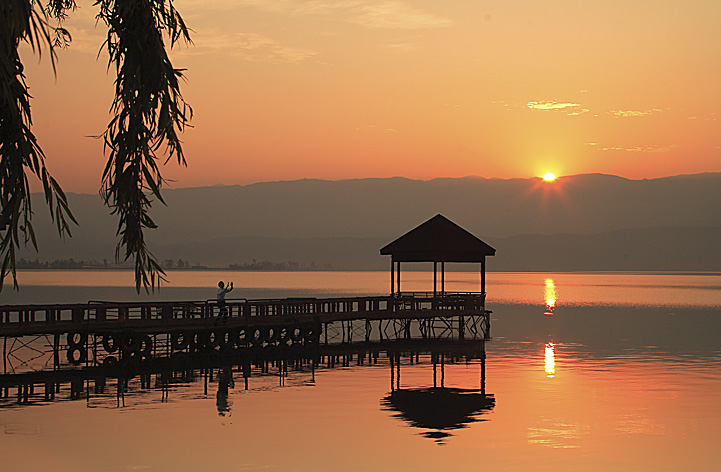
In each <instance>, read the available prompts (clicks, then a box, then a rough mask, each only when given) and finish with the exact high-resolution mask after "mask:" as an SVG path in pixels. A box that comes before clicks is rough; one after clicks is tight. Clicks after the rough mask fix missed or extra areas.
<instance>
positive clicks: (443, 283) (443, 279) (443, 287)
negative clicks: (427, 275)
mask: <svg viewBox="0 0 721 472" xmlns="http://www.w3.org/2000/svg"><path fill="white" fill-rule="evenodd" d="M441 294H442V295H445V294H446V263H445V261H441Z"/></svg>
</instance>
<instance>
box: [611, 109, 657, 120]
mask: <svg viewBox="0 0 721 472" xmlns="http://www.w3.org/2000/svg"><path fill="white" fill-rule="evenodd" d="M662 112H663V110H660V109H658V108H653V109H651V110H612V111H610V112H609V113H610V114H611V115H613V116H620V117H623V118H627V117H636V116H648V115H653V114H654V113H662Z"/></svg>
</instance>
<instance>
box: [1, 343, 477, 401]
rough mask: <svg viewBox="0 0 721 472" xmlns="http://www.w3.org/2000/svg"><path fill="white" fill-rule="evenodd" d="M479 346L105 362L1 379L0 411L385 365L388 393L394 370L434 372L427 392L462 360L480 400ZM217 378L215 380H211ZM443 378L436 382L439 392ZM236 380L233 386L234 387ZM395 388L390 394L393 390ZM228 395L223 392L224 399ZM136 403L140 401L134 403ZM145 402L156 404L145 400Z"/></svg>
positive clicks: (344, 347)
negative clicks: (417, 367)
mask: <svg viewBox="0 0 721 472" xmlns="http://www.w3.org/2000/svg"><path fill="white" fill-rule="evenodd" d="M484 345H485V342H484V341H483V340H458V339H455V340H453V339H405V340H394V341H391V340H385V341H376V342H364V341H361V342H358V343H344V344H330V345H321V344H320V343H318V344H314V343H308V344H297V345H296V348H294V349H291V348H290V346H289V347H288V348H287V349H281V348H278V347H277V346H276V347H272V346H265V347H262V348H235V349H232V350H228V351H225V352H222V353H221V352H220V351H196V352H182V353H175V354H173V355H171V356H170V357H153V356H150V357H148V358H145V359H142V360H139V361H138V362H136V363H130V362H126V363H123V362H120V361H118V362H112V363H108V362H104V363H100V364H98V365H89V366H83V367H78V368H75V369H63V370H52V369H49V370H41V371H35V372H24V373H17V374H6V375H0V407H2V406H11V405H30V404H44V403H47V402H52V401H59V400H81V399H84V400H86V401H87V402H89V404H90V403H91V402H92V401H98V402H102V401H105V402H108V401H110V403H109V405H110V406H122V405H123V404H124V400H125V397H126V396H127V395H130V396H134V397H135V398H138V397H143V396H146V397H147V396H148V395H147V394H149V393H151V392H153V391H160V392H161V397H162V398H161V401H167V400H168V399H169V397H170V396H171V391H179V390H178V389H180V390H182V387H184V386H189V385H191V384H193V383H195V382H200V381H203V382H204V389H205V394H206V395H207V394H208V383H209V382H210V383H213V382H214V381H217V382H219V385H218V387H219V389H220V390H221V391H222V389H221V387H222V386H223V385H225V386H226V390H227V385H228V383H229V382H233V381H234V379H235V377H237V378H238V379H242V380H243V381H244V383H245V389H246V390H248V389H249V388H250V385H251V379H252V378H254V377H255V378H257V379H258V381H259V382H264V384H263V385H265V386H267V381H265V380H262V379H269V378H276V379H277V380H275V381H273V382H274V383H275V384H276V385H280V386H282V385H284V384H285V379H286V378H287V377H288V375H289V372H295V373H298V374H299V375H306V377H307V379H306V380H307V381H309V382H311V383H312V382H314V381H315V373H316V371H317V370H319V369H320V370H322V369H333V368H341V367H352V366H364V365H378V364H379V363H385V364H387V365H388V366H389V368H390V372H391V384H392V389H394V390H398V388H399V387H400V372H401V364H403V363H404V362H405V363H406V364H408V365H411V364H419V363H423V362H428V361H430V362H431V363H432V364H433V372H434V376H433V377H434V387H437V384H436V379H437V372H436V371H437V369H439V368H440V370H441V372H444V366H445V365H446V364H453V363H456V362H459V361H461V360H463V361H464V362H468V361H470V360H476V361H479V362H480V363H481V373H480V379H479V382H480V386H479V390H478V391H480V392H484V393H485V347H484ZM216 372H217V376H218V377H217V378H216V377H215V375H216ZM443 378H444V374H443V373H441V375H440V379H441V380H440V382H441V388H442V387H443ZM235 380H237V379H235ZM393 386H395V387H393ZM226 395H227V392H226ZM140 401H141V402H142V401H143V400H142V399H141V400H140ZM146 401H150V402H152V401H157V399H155V398H150V397H148V400H146Z"/></svg>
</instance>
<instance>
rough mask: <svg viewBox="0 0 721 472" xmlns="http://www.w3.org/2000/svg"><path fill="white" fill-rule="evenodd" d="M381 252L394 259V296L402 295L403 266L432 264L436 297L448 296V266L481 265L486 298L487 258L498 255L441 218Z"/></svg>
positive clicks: (392, 283) (392, 274) (435, 217)
mask: <svg viewBox="0 0 721 472" xmlns="http://www.w3.org/2000/svg"><path fill="white" fill-rule="evenodd" d="M380 252H381V255H390V256H391V295H395V294H398V295H400V293H401V262H432V263H433V295H434V296H436V295H438V294H441V295H444V294H445V293H446V287H445V264H446V262H474V263H480V265H481V267H480V276H481V281H480V288H481V290H480V291H481V294H485V293H486V256H494V255H496V250H495V249H494V248H492V247H491V246H489V245H488V244H486V243H484V242H483V241H481V240H480V239H478V238H477V237H476V236H474V235H473V234H471V233H469V232H468V231H466V230H465V229H463V228H461V227H460V226H458V225H457V224H455V223H454V222H452V221H451V220H449V219H448V218H446V217H445V216H443V215H440V214H438V215H436V216H434V217H433V218H431V219H430V220H428V221H426V222H425V223H423V224H421V225H420V226H418V227H416V228H414V229H412V230H410V231H409V232H407V233H406V234H404V235H403V236H401V237H399V238H398V239H396V240H395V241H393V242H391V243H389V244H388V245H386V246H385V247H383V248H382V249H381V251H380ZM439 265H440V289H439V287H438V282H439V278H438V267H439Z"/></svg>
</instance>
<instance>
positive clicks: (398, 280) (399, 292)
mask: <svg viewBox="0 0 721 472" xmlns="http://www.w3.org/2000/svg"><path fill="white" fill-rule="evenodd" d="M396 282H397V283H396V285H397V286H398V295H400V294H401V261H398V272H397V273H396Z"/></svg>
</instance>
